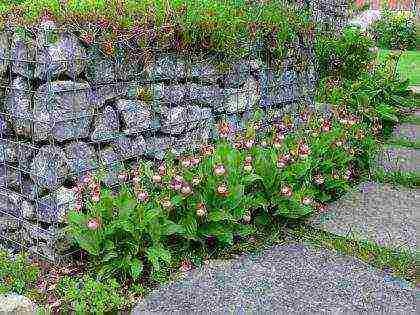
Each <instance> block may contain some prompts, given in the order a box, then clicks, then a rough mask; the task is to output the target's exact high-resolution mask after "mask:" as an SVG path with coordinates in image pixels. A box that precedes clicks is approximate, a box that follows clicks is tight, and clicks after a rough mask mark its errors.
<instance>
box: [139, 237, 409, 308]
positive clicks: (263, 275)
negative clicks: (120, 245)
mask: <svg viewBox="0 0 420 315" xmlns="http://www.w3.org/2000/svg"><path fill="white" fill-rule="evenodd" d="M415 306H416V297H415V291H414V288H413V287H412V286H411V285H410V284H409V283H408V282H406V281H404V280H402V279H397V278H392V277H390V276H389V275H387V274H386V273H385V272H382V271H379V270H377V269H374V268H373V267H370V266H369V265H367V264H366V263H364V262H362V261H360V260H357V259H355V258H353V257H349V256H345V255H342V254H339V253H338V252H335V251H331V250H325V249H320V248H317V247H315V246H313V245H310V244H299V243H295V244H283V245H277V246H274V247H271V248H269V249H266V250H264V251H262V252H261V253H259V254H245V255H242V256H240V257H239V258H238V259H235V260H229V261H227V262H226V263H224V264H220V263H218V264H212V263H210V264H208V265H204V266H202V267H200V268H199V269H197V270H191V271H189V272H187V273H186V275H185V277H184V279H182V280H178V281H175V282H172V283H169V284H166V285H163V286H162V287H160V288H158V289H157V290H155V291H154V292H152V293H151V294H150V295H149V296H147V297H146V298H145V299H143V300H142V301H141V302H140V303H139V304H138V305H137V307H136V308H135V309H134V310H133V312H132V314H136V315H137V314H156V313H157V314H159V313H160V314H173V313H182V314H201V313H207V314H210V313H211V314H245V313H246V314H251V313H252V314H254V313H257V314H260V313H262V314H298V313H299V314H301V313H304V314H315V313H317V314H318V313H326V314H344V313H346V314H355V313H357V314H362V313H363V314H390V313H393V314H415V313H416V311H415Z"/></svg>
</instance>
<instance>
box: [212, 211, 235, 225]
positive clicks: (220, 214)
mask: <svg viewBox="0 0 420 315" xmlns="http://www.w3.org/2000/svg"><path fill="white" fill-rule="evenodd" d="M208 219H209V221H212V222H218V221H222V220H226V219H228V220H231V219H232V216H231V215H230V214H229V213H227V212H225V211H223V210H221V209H214V210H212V211H211V212H210V213H209V215H208Z"/></svg>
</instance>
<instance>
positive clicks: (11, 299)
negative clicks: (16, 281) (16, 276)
mask: <svg viewBox="0 0 420 315" xmlns="http://www.w3.org/2000/svg"><path fill="white" fill-rule="evenodd" d="M0 314H7V315H31V314H36V305H35V304H34V303H33V302H32V301H31V300H29V299H28V298H26V297H24V296H22V295H18V294H14V293H12V294H6V295H0Z"/></svg>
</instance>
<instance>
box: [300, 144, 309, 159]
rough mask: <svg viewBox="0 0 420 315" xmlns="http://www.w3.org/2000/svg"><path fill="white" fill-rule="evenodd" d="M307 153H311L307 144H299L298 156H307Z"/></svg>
mask: <svg viewBox="0 0 420 315" xmlns="http://www.w3.org/2000/svg"><path fill="white" fill-rule="evenodd" d="M309 154H311V149H310V148H309V146H308V145H307V144H304V143H302V144H300V145H299V156H300V157H301V158H305V157H307V156H308V155H309Z"/></svg>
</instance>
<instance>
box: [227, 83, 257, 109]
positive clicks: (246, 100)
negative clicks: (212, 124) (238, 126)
mask: <svg viewBox="0 0 420 315" xmlns="http://www.w3.org/2000/svg"><path fill="white" fill-rule="evenodd" d="M226 94H227V99H226V102H225V103H224V105H223V106H224V111H225V112H226V113H228V114H235V113H242V112H244V111H249V110H251V109H252V108H253V107H254V106H256V105H258V102H259V99H260V95H259V84H258V82H257V81H256V80H255V79H254V78H252V77H251V76H250V77H248V78H247V79H246V81H245V83H244V85H243V86H242V87H241V88H239V89H227V90H226Z"/></svg>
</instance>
